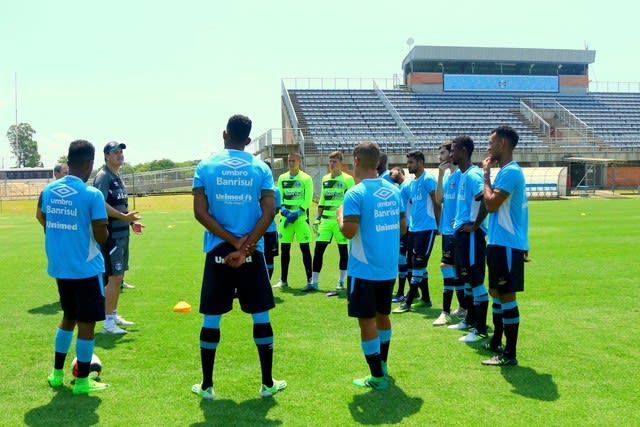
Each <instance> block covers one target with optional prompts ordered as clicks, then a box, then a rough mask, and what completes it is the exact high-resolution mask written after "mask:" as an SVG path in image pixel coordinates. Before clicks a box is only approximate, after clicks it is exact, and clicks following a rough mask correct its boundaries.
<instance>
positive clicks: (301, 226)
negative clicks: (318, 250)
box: [273, 153, 313, 291]
mask: <svg viewBox="0 0 640 427" xmlns="http://www.w3.org/2000/svg"><path fill="white" fill-rule="evenodd" d="M301 162H302V157H301V156H300V154H299V153H289V156H288V157H287V165H288V166H289V170H288V171H287V172H285V173H283V174H282V175H280V177H279V178H278V188H279V189H280V195H281V196H282V207H281V209H280V214H281V218H280V228H279V230H278V231H279V233H280V252H281V254H280V270H281V271H280V281H279V282H278V283H276V284H275V285H273V287H274V288H286V287H287V286H289V282H288V277H289V261H290V260H291V243H293V238H294V236H295V237H296V238H297V239H298V243H299V244H300V252H302V262H303V264H304V270H305V273H306V275H307V276H306V277H307V284H306V286H305V288H304V290H306V291H309V290H311V289H310V288H309V285H310V284H311V249H310V248H309V242H311V228H310V227H309V221H308V218H307V210H308V209H309V206H311V201H312V199H313V180H312V179H311V177H310V176H309V175H307V174H306V173H305V172H304V171H302V170H301V169H300V164H301Z"/></svg>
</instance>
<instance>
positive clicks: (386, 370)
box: [382, 360, 389, 378]
mask: <svg viewBox="0 0 640 427" xmlns="http://www.w3.org/2000/svg"><path fill="white" fill-rule="evenodd" d="M382 373H383V374H384V376H385V378H386V377H388V376H389V365H387V362H385V361H384V360H383V361H382Z"/></svg>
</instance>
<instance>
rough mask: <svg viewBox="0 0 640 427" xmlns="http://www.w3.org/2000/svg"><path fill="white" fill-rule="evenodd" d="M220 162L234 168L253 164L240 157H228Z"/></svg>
mask: <svg viewBox="0 0 640 427" xmlns="http://www.w3.org/2000/svg"><path fill="white" fill-rule="evenodd" d="M220 163H222V164H223V165H225V166H228V167H230V168H232V169H239V168H243V167H246V166H249V165H251V163H249V162H248V161H246V160H243V159H238V158H231V159H226V160H223V161H222V162H220Z"/></svg>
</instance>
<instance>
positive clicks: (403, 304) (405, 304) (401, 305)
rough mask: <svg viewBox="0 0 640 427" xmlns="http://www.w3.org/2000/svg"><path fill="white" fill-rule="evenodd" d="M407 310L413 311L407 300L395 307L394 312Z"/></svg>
mask: <svg viewBox="0 0 640 427" xmlns="http://www.w3.org/2000/svg"><path fill="white" fill-rule="evenodd" d="M407 311H412V310H411V307H409V305H408V304H407V303H406V302H403V303H402V304H400V305H399V306H397V307H396V308H394V309H393V311H392V313H406V312H407Z"/></svg>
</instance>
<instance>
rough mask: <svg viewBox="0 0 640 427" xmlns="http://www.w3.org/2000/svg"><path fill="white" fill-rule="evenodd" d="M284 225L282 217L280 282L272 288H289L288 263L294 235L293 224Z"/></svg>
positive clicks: (280, 229)
mask: <svg viewBox="0 0 640 427" xmlns="http://www.w3.org/2000/svg"><path fill="white" fill-rule="evenodd" d="M285 224H286V218H285V217H284V216H283V217H282V218H281V220H280V225H279V228H278V230H279V234H280V236H279V237H280V281H278V283H276V284H275V285H273V287H274V288H286V287H287V286H289V282H288V277H289V262H290V261H291V243H292V242H293V236H294V234H295V231H294V228H293V224H287V225H286V226H285Z"/></svg>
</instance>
